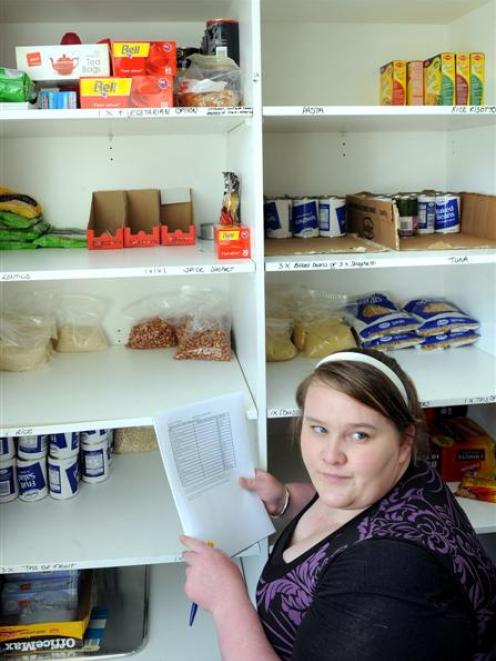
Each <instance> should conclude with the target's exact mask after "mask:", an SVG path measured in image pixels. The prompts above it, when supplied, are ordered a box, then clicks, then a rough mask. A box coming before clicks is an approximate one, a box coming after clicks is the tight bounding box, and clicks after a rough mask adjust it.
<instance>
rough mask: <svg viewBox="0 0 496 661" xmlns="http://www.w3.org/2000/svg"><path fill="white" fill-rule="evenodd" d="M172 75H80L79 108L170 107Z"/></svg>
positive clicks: (172, 98) (171, 100) (171, 103)
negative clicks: (89, 76) (101, 76)
mask: <svg viewBox="0 0 496 661" xmlns="http://www.w3.org/2000/svg"><path fill="white" fill-rule="evenodd" d="M173 80H174V79H173V78H172V76H162V77H159V76H135V77H134V78H116V77H109V78H82V79H81V81H80V84H79V96H80V103H81V108H171V107H172V106H173V104H174V97H173Z"/></svg>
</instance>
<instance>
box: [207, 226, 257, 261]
mask: <svg viewBox="0 0 496 661" xmlns="http://www.w3.org/2000/svg"><path fill="white" fill-rule="evenodd" d="M214 238H215V249H216V254H217V259H242V258H244V257H250V254H251V252H250V228H249V227H244V226H243V225H239V226H234V225H233V226H231V227H228V226H226V225H217V226H216V227H215V228H214Z"/></svg>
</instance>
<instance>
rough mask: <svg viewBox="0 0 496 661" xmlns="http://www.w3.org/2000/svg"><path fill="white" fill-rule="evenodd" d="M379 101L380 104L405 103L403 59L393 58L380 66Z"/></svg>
mask: <svg viewBox="0 0 496 661" xmlns="http://www.w3.org/2000/svg"><path fill="white" fill-rule="evenodd" d="M380 103H381V105H382V106H404V105H405V104H406V62H405V60H393V61H392V62H388V64H385V65H384V66H383V67H381V90H380Z"/></svg>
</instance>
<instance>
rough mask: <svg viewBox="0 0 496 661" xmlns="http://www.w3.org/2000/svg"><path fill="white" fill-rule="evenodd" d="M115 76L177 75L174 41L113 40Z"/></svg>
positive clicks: (112, 52)
mask: <svg viewBox="0 0 496 661" xmlns="http://www.w3.org/2000/svg"><path fill="white" fill-rule="evenodd" d="M110 52H111V55H112V68H113V74H114V76H120V77H128V76H145V75H154V76H175V75H176V43H175V42H174V41H112V44H111V48H110Z"/></svg>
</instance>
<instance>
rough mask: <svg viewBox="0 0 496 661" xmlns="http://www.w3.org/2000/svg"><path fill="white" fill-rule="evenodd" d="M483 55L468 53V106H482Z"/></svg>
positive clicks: (484, 58)
mask: <svg viewBox="0 0 496 661" xmlns="http://www.w3.org/2000/svg"><path fill="white" fill-rule="evenodd" d="M485 60H486V57H485V55H484V53H470V101H469V102H470V105H472V106H482V105H484V74H485Z"/></svg>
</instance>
